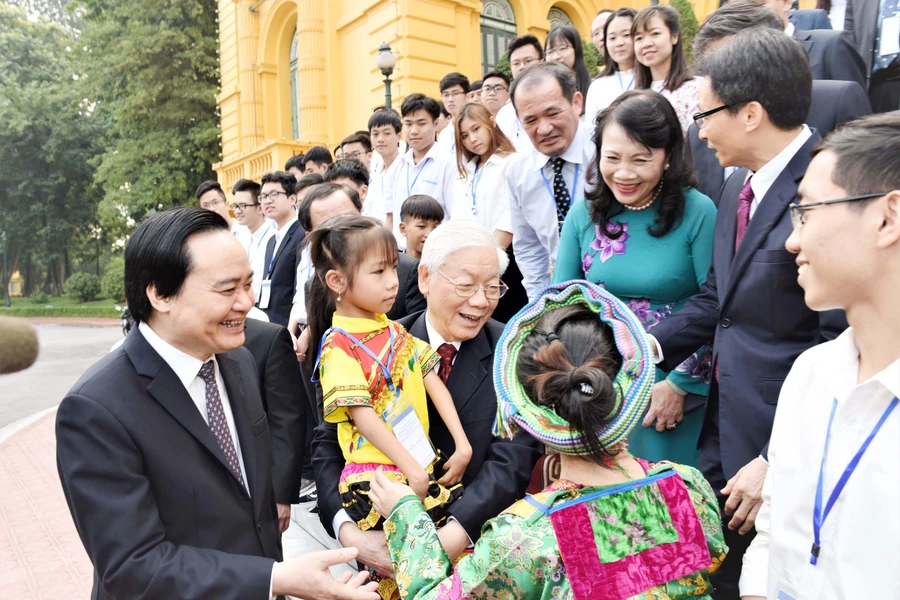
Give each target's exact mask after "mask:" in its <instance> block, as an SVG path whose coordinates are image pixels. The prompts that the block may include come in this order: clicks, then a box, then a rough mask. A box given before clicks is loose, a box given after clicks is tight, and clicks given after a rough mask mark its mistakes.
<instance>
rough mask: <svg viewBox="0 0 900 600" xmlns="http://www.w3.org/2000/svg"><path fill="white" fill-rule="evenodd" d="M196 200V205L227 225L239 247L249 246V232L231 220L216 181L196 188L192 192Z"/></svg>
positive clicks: (206, 182) (229, 211) (234, 220)
mask: <svg viewBox="0 0 900 600" xmlns="http://www.w3.org/2000/svg"><path fill="white" fill-rule="evenodd" d="M194 197H195V198H196V199H197V205H198V206H200V208H202V209H204V210H211V211H213V212H214V213H216V214H217V215H219V216H220V217H222V218H223V219H225V222H226V223H228V226H229V227H230V228H231V234H232V235H233V236H234V237H236V238H237V240H238V241H239V242H240V243H241V245H242V246H243V247H244V248H245V249H246V248H247V247H249V245H250V231H249V230H248V229H247V228H246V227H244V226H243V225H242V224H241V223H240V222H238V221H237V220H236V219H234V218H232V216H231V210H229V209H230V208H231V207H230V206H229V205H228V200H227V199H226V198H225V192H224V191H223V190H222V186H221V185H219V182H218V181H212V180H207V181H204V182H203V183H201V184H200V185H199V186H197V191H196V192H194Z"/></svg>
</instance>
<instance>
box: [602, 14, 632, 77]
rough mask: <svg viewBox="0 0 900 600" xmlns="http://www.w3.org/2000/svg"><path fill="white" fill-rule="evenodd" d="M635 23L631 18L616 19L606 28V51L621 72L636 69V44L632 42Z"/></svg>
mask: <svg viewBox="0 0 900 600" xmlns="http://www.w3.org/2000/svg"><path fill="white" fill-rule="evenodd" d="M633 22H634V21H633V20H632V19H630V18H629V17H616V18H615V19H613V20H612V22H610V24H609V27H607V28H606V51H607V52H609V56H610V58H612V60H613V62H615V63H616V65H618V67H619V70H620V71H628V70H630V69H631V68H632V67H634V42H632V40H631V24H632V23H633Z"/></svg>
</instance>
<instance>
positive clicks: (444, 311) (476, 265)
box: [419, 246, 500, 342]
mask: <svg viewBox="0 0 900 600" xmlns="http://www.w3.org/2000/svg"><path fill="white" fill-rule="evenodd" d="M440 271H441V272H443V274H444V275H446V277H445V276H444V275H441V273H438V272H434V273H432V272H429V270H428V269H427V268H426V267H425V266H424V265H420V266H419V289H420V290H421V291H422V293H423V294H424V295H425V297H426V298H427V299H428V317H429V319H430V320H431V324H432V325H433V326H434V328H435V329H437V330H438V333H440V334H441V336H442V337H443V338H444V339H445V340H447V341H448V342H464V341H466V340H470V339H472V338H474V337H475V336H476V335H478V332H479V331H481V328H482V327H484V324H485V323H487V320H488V319H489V318H491V314H493V312H494V309H495V308H497V300H489V299H488V298H487V297H486V296H485V295H484V290H478V291H477V292H476V293H475V295H474V296H472V297H471V298H461V297H460V296H459V295H457V293H456V286H455V285H454V284H453V283H451V282H450V281H449V280H448V278H449V279H452V280H453V281H454V282H456V283H477V284H480V285H482V286H488V285H497V284H499V283H500V260H499V258H498V257H497V250H496V249H495V248H488V247H487V246H472V247H470V248H463V249H462V250H457V251H456V252H451V253H450V254H449V255H448V256H447V259H446V261H444V264H443V265H441V267H440Z"/></svg>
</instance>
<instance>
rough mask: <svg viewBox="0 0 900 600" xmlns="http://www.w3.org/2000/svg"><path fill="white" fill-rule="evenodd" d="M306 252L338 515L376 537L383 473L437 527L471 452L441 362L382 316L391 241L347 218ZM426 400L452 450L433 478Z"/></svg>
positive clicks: (370, 222)
mask: <svg viewBox="0 0 900 600" xmlns="http://www.w3.org/2000/svg"><path fill="white" fill-rule="evenodd" d="M309 243H310V249H311V258H312V262H313V265H314V266H315V269H316V277H315V279H314V280H313V282H312V286H311V288H310V296H309V302H308V306H309V319H308V320H309V328H310V340H321V342H320V344H319V351H318V360H317V362H318V365H317V366H318V369H317V370H318V371H319V375H320V378H321V385H322V396H323V405H324V417H325V421H327V422H329V423H337V424H338V441H339V443H340V445H341V449H342V451H343V455H344V460H345V461H346V463H347V464H346V466H345V467H344V470H343V472H342V473H341V480H340V483H339V490H340V492H341V499H342V501H343V505H344V508H345V509H346V510H347V513H348V514H349V515H350V517H351V518H352V519H353V520H354V521H356V523H357V525H358V526H359V528H360V529H362V530H363V531H365V530H368V529H373V528H379V529H380V528H381V524H382V523H383V521H384V519H383V518H382V517H381V515H379V514H378V513H377V512H376V511H375V509H374V508H373V507H372V505H371V504H370V502H369V496H368V492H369V481H370V479H371V477H372V475H373V474H374V472H375V470H376V468H378V467H383V469H384V472H385V473H386V474H387V476H388V477H389V478H390V479H391V480H393V481H398V482H404V483H408V484H409V486H410V487H411V488H412V489H413V490H414V491H415V493H416V495H417V496H418V497H419V498H420V499H422V500H423V503H424V506H425V508H426V511H427V512H428V514H429V516H430V517H431V518H432V520H433V521H434V522H435V523H436V524H437V525H439V526H440V525H442V524H443V523H444V521H445V520H446V518H447V509H448V508H449V506H450V504H451V503H452V502H453V501H454V500H456V499H457V498H459V497H460V496H461V495H462V484H460V481H461V480H462V476H463V473H464V472H465V469H466V466H467V465H468V463H469V460H470V459H471V457H472V447H471V445H470V444H469V441H468V439H467V438H466V435H465V433H464V432H463V428H462V424H461V423H460V421H459V417H458V415H457V414H456V409H455V407H454V405H453V399H452V398H451V397H450V392H448V391H447V388H446V387H445V386H444V384H443V382H442V381H441V379H440V378H439V377H438V374H437V372H436V367H437V365H438V363H439V360H440V359H439V357H438V355H437V353H436V352H435V351H434V350H433V349H432V348H431V347H430V346H429V345H428V344H427V343H425V342H423V341H421V340H418V339H416V338H414V337H413V336H411V335H410V334H409V333H408V332H407V331H406V330H405V329H404V328H403V326H402V325H400V324H399V323H395V322H393V321H389V320H388V319H387V317H386V316H385V313H386V312H387V311H388V310H389V309H390V308H391V306H392V305H393V303H394V299H395V298H396V296H397V288H398V281H397V271H396V267H397V243H396V241H395V239H394V236H393V235H392V234H391V232H390V231H388V230H387V229H385V228H384V227H382V226H381V224H380V223H379V222H378V221H376V220H375V219H371V218H368V217H361V216H356V215H352V216H351V215H345V216H339V217H335V218H333V219H331V220H329V221H328V222H327V223H325V226H324V227H322V228H321V229H318V230H316V231H313V232H312V233H311V234H310V241H309ZM329 326H330V328H329ZM426 393H427V394H428V396H430V398H431V400H432V402H434V405H435V408H436V409H437V411H438V413H439V414H440V416H441V418H442V419H443V421H444V423H446V425H447V428H448V429H449V431H450V434H451V435H452V436H453V441H454V443H455V445H456V451H455V452H454V454H453V456H452V457H450V459H449V460H447V461H446V464H444V466H443V470H444V471H445V472H443V473H441V474H439V475H437V476H436V475H435V472H434V468H435V467H434V465H435V462H436V461H435V459H436V458H437V457H436V456H435V454H434V450H433V446H432V445H431V442H430V441H429V440H428V437H427V435H428V405H427V401H426ZM437 477H440V480H441V483H440V484H439V483H437V482H436V481H435V479H436V478H437ZM445 486H446V487H445ZM383 587H384V586H383Z"/></svg>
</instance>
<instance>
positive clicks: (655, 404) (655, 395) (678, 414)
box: [643, 380, 684, 433]
mask: <svg viewBox="0 0 900 600" xmlns="http://www.w3.org/2000/svg"><path fill="white" fill-rule="evenodd" d="M683 419H684V396H682V395H681V394H679V393H678V392H676V391H675V390H673V389H672V386H670V385H669V384H668V383H666V381H665V380H663V381H660V382H659V383H657V384H656V385H654V386H653V390H652V391H651V392H650V409H649V410H648V411H647V416H645V417H644V423H643V425H644V427H653V426H655V427H656V430H657V431H658V432H660V433H662V432H664V431H666V430H667V429H668V430H670V431H671V430H672V429H675V427H677V426H678V424H679V423H681V421H682V420H683Z"/></svg>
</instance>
